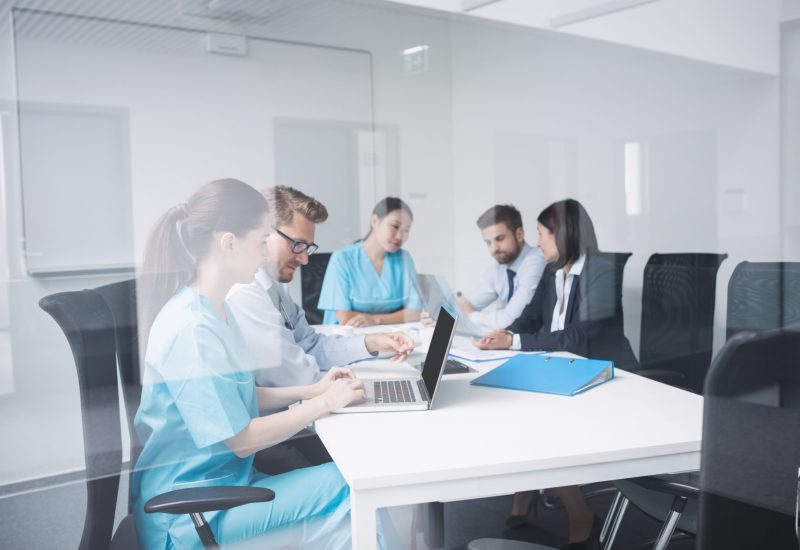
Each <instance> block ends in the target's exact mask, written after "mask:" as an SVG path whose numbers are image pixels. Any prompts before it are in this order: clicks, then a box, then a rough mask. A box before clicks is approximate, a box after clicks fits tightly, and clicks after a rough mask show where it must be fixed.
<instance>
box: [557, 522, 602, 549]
mask: <svg viewBox="0 0 800 550" xmlns="http://www.w3.org/2000/svg"><path fill="white" fill-rule="evenodd" d="M601 529H602V525H601V524H600V518H599V517H597V516H596V515H595V516H592V528H591V530H590V531H589V536H588V537H587V538H586V540H583V541H580V542H570V543H569V544H567V545H565V546H562V547H561V550H593V549H594V548H597V547H598V545H599V542H600V530H601Z"/></svg>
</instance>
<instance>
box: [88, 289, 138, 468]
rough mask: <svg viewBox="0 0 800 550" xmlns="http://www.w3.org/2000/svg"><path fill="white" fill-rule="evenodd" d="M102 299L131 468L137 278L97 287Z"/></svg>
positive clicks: (133, 458) (134, 456) (135, 408)
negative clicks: (111, 336)
mask: <svg viewBox="0 0 800 550" xmlns="http://www.w3.org/2000/svg"><path fill="white" fill-rule="evenodd" d="M94 291H95V292H96V293H97V294H99V295H100V296H101V297H102V298H103V300H104V301H105V303H106V305H107V306H108V309H109V310H110V311H111V315H112V317H113V321H114V336H115V342H116V352H117V366H118V370H119V377H120V381H121V383H122V395H123V398H124V400H125V410H126V412H127V421H128V432H129V433H130V437H131V446H130V450H131V461H130V463H131V467H132V466H133V465H134V464H136V460H137V459H138V458H139V453H140V452H141V450H142V445H141V443H140V442H139V440H138V438H137V436H136V431H135V430H134V427H133V420H134V418H135V416H136V411H138V410H139V403H140V402H141V400H142V376H141V363H140V361H139V350H140V348H139V318H138V314H137V304H136V280H135V279H129V280H127V281H122V282H119V283H113V284H110V285H105V286H100V287H97V288H95V289H94Z"/></svg>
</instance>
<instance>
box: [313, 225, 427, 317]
mask: <svg viewBox="0 0 800 550" xmlns="http://www.w3.org/2000/svg"><path fill="white" fill-rule="evenodd" d="M416 281H417V271H416V269H415V268H414V260H412V259H411V254H409V253H408V252H406V251H405V250H403V249H402V248H401V249H400V250H398V251H396V252H392V253H390V254H387V255H386V258H385V259H384V260H383V268H382V269H381V273H380V275H379V274H378V272H377V271H375V266H374V265H372V261H371V260H370V259H369V256H367V252H366V251H365V250H364V243H363V241H359V242H357V243H355V244H351V245H349V246H347V247H345V248H343V249H341V250H337V251H336V252H334V253H333V254H331V259H330V262H329V263H328V269H327V271H326V272H325V279H324V280H323V281H322V290H321V291H320V296H319V305H318V306H317V307H318V308H319V309H321V310H324V311H325V317H324V318H323V321H322V322H323V323H324V324H326V325H335V324H338V322H339V321H338V320H337V319H336V312H337V311H364V312H367V313H391V312H393V311H397V310H398V309H402V308H404V307H408V308H413V309H422V308H423V304H422V300H420V297H419V294H418V293H417V290H416Z"/></svg>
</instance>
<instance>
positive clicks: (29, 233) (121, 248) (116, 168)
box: [19, 103, 134, 275]
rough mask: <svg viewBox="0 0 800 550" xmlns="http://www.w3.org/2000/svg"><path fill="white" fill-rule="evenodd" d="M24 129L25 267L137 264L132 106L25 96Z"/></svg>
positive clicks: (36, 271)
mask: <svg viewBox="0 0 800 550" xmlns="http://www.w3.org/2000/svg"><path fill="white" fill-rule="evenodd" d="M19 130H20V165H21V176H22V181H23V184H24V185H23V190H22V197H23V223H24V239H25V241H24V242H25V260H26V265H27V271H28V273H29V274H31V275H44V274H55V273H64V272H70V271H82V272H83V271H101V270H102V271H108V270H119V269H126V268H128V269H130V268H132V267H133V263H134V262H133V259H134V258H133V224H132V214H131V190H130V169H129V164H130V161H129V150H128V114H127V111H126V110H125V109H120V108H101V107H83V106H74V105H53V104H46V103H21V104H20V108H19Z"/></svg>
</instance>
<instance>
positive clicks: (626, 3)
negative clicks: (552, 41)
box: [464, 0, 659, 29]
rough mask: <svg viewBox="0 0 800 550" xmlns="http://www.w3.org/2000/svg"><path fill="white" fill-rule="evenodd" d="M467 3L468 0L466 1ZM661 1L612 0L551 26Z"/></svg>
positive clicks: (556, 20) (567, 15) (563, 17)
mask: <svg viewBox="0 0 800 550" xmlns="http://www.w3.org/2000/svg"><path fill="white" fill-rule="evenodd" d="M464 1H466V0H464ZM658 1H659V0H611V1H610V2H603V3H601V4H596V5H594V6H589V7H588V8H584V9H582V10H576V11H573V12H569V13H565V14H563V15H559V16H557V17H553V18H552V19H550V26H551V27H553V28H556V29H557V28H559V27H565V26H567V25H572V24H574V23H580V22H582V21H588V20H589V19H595V18H597V17H602V16H604V15H610V14H612V13H616V12H618V11H624V10H629V9H631V8H635V7H638V6H643V5H644V4H650V3H652V2H658Z"/></svg>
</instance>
